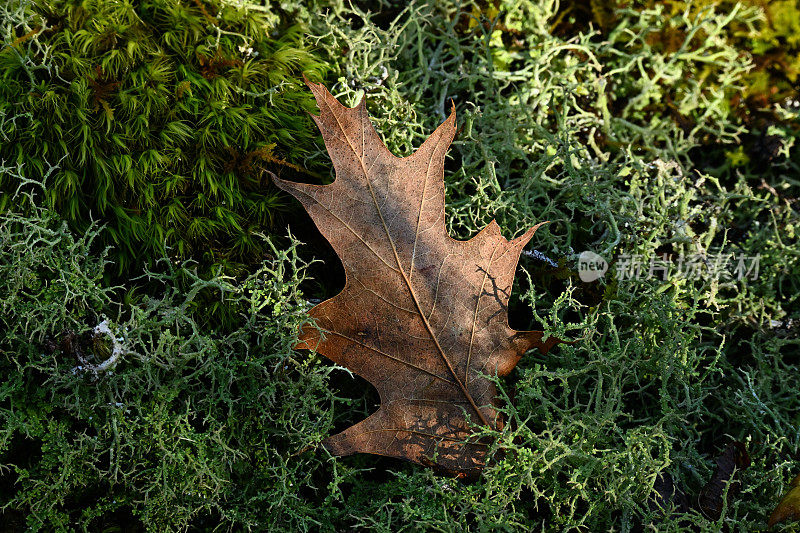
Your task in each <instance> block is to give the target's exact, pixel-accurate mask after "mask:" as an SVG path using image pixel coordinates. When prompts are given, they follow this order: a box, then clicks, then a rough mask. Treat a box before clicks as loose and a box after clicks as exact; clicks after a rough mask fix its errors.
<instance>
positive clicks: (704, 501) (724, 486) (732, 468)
mask: <svg viewBox="0 0 800 533" xmlns="http://www.w3.org/2000/svg"><path fill="white" fill-rule="evenodd" d="M715 461H716V463H717V467H716V468H715V469H714V473H713V474H712V475H711V479H709V480H708V483H706V484H705V486H703V488H702V489H701V490H700V495H699V497H698V499H697V501H698V505H699V507H700V510H701V511H702V512H703V514H705V515H706V516H707V517H708V518H711V519H712V520H718V519H719V517H720V516H721V515H722V509H723V507H724V500H723V497H724V495H725V493H726V490H727V494H728V501H730V499H731V498H732V497H733V496H735V495H736V494H737V493H738V492H739V491H740V490H741V482H740V481H739V479H737V477H736V475H735V474H736V473H737V472H739V471H741V470H744V469H746V468H748V467H749V466H750V454H748V453H747V446H746V445H745V444H744V443H743V442H739V441H734V442H731V443H730V444H728V445H727V446H726V447H725V450H724V451H723V452H722V454H720V455H719V456H718V457H717V458H716V459H715Z"/></svg>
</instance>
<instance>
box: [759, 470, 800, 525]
mask: <svg viewBox="0 0 800 533" xmlns="http://www.w3.org/2000/svg"><path fill="white" fill-rule="evenodd" d="M789 487H790V489H789V492H787V493H786V495H785V496H784V497H783V499H782V500H781V501H780V503H779V504H778V506H777V507H775V510H774V511H772V514H770V515H769V520H768V521H767V527H772V526H774V525H775V524H777V523H779V522H785V521H786V520H800V475H798V476H797V477H795V478H794V479H793V480H792V482H791V483H789Z"/></svg>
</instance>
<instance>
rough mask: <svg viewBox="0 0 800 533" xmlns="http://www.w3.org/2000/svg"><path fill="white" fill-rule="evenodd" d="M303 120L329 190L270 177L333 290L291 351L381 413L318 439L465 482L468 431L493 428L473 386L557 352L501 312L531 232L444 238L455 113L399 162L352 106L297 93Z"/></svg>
mask: <svg viewBox="0 0 800 533" xmlns="http://www.w3.org/2000/svg"><path fill="white" fill-rule="evenodd" d="M307 83H308V86H309V87H310V88H311V91H312V92H313V93H314V96H315V97H316V100H317V104H318V106H319V109H320V114H319V115H318V116H313V118H314V120H315V121H316V123H317V125H318V126H319V129H320V131H321V132H322V137H323V139H324V141H325V146H326V148H327V150H328V153H329V154H330V157H331V160H332V162H333V165H334V168H335V170H336V179H335V181H334V182H333V183H331V184H329V185H311V184H305V183H295V182H289V181H285V180H282V179H278V178H277V177H275V178H274V180H275V183H276V184H277V185H278V186H279V187H281V188H282V189H284V190H286V191H287V192H289V193H291V194H292V195H294V196H295V197H296V198H297V199H298V200H299V201H300V202H301V203H302V204H303V206H304V208H305V209H306V211H307V212H308V213H309V215H310V216H311V218H312V219H313V220H314V223H315V224H316V226H317V227H318V228H319V230H320V232H321V233H322V234H323V235H324V236H325V238H326V239H327V240H328V241H329V242H330V244H331V246H333V248H334V250H335V251H336V253H337V255H338V256H339V258H340V259H341V261H342V264H343V266H344V270H345V274H346V282H345V287H344V289H343V290H342V291H341V292H340V293H339V294H337V295H336V296H334V297H333V298H331V299H329V300H326V301H324V302H322V303H320V304H319V305H317V306H316V307H314V308H313V309H312V310H311V311H310V315H311V317H312V318H313V319H314V320H315V322H316V324H317V326H318V328H319V329H318V328H316V327H310V326H307V327H304V328H303V330H302V332H301V333H300V337H299V343H298V345H297V348H306V349H310V350H315V351H317V352H318V353H321V354H323V355H324V356H326V357H328V358H329V359H331V360H333V361H334V362H336V363H338V364H340V365H342V366H344V367H346V368H348V369H349V370H351V371H353V372H355V373H356V374H358V375H360V376H362V377H364V378H365V379H367V380H368V381H369V382H370V383H372V384H373V385H374V386H375V387H376V389H377V390H378V393H379V395H380V399H381V405H380V408H379V409H378V410H377V411H376V412H375V413H373V414H372V415H370V416H369V417H368V418H366V419H365V420H363V421H361V422H359V423H358V424H355V425H354V426H351V427H350V428H348V429H346V430H345V431H343V432H341V433H339V434H337V435H333V436H331V437H329V438H327V439H326V440H325V441H324V442H323V445H324V446H325V447H326V448H327V449H328V450H329V451H330V452H331V453H333V454H334V455H350V454H354V453H372V454H379V455H385V456H390V457H398V458H402V459H408V460H411V461H414V462H416V463H419V464H426V465H436V466H438V467H440V468H442V469H445V470H448V471H452V472H461V473H474V472H477V471H478V470H480V469H481V468H482V467H483V466H484V463H485V457H486V452H487V444H486V443H485V442H477V441H475V440H474V439H471V435H472V434H473V428H472V427H471V423H472V424H475V423H477V424H479V425H482V426H489V427H490V428H494V429H499V428H501V427H502V425H503V421H502V417H501V416H500V413H499V412H498V410H497V407H498V400H497V398H496V390H495V386H494V384H493V382H492V381H490V380H489V379H487V378H486V377H485V375H486V374H493V373H495V372H496V373H497V374H498V375H500V376H504V375H506V374H508V373H509V372H510V371H511V370H512V369H513V368H514V366H515V365H516V364H517V362H518V361H519V359H520V357H521V355H522V354H523V353H524V352H525V351H527V350H528V349H531V348H534V347H535V348H538V349H539V350H540V351H541V352H543V353H547V351H548V350H549V349H550V348H551V347H552V346H553V345H555V344H557V343H558V342H561V341H560V340H558V339H556V338H554V337H550V338H549V339H547V340H546V341H543V340H542V337H543V334H542V332H541V331H515V330H513V329H511V327H509V325H508V313H507V311H508V310H507V305H508V299H509V296H510V294H511V285H512V282H513V278H514V271H515V269H516V265H517V260H518V258H519V255H520V252H521V251H522V249H523V247H524V246H525V244H526V243H527V242H528V241H529V240H530V239H531V237H532V236H533V233H534V231H536V228H537V227H538V225H537V226H535V227H533V228H531V229H529V230H528V231H527V232H526V233H525V234H524V235H522V236H520V237H517V238H516V239H513V240H511V241H509V240H507V239H506V238H505V237H503V236H502V235H501V234H500V227H499V226H498V225H497V223H496V222H495V221H492V222H491V223H490V224H489V225H488V226H487V227H486V228H484V229H483V230H482V231H481V232H480V233H478V234H477V235H476V236H475V237H473V238H472V239H470V240H468V241H457V240H454V239H452V238H450V237H449V236H448V234H447V230H446V227H445V212H444V206H445V204H444V192H445V191H444V161H445V153H446V152H447V149H448V147H449V145H450V143H451V142H452V140H453V137H454V135H455V133H456V121H455V108H454V109H453V110H452V112H451V113H450V116H449V118H448V119H447V120H446V121H445V122H444V123H443V124H441V125H440V126H439V127H438V128H437V129H436V131H434V132H433V134H432V135H431V136H430V137H429V138H428V139H427V140H426V141H425V142H424V143H423V144H422V146H421V147H420V148H419V149H418V150H417V151H416V152H415V153H414V154H412V155H411V156H408V157H403V158H400V157H396V156H394V155H393V154H391V153H390V152H389V150H388V149H387V148H386V147H385V145H384V144H383V142H382V141H381V139H380V138H379V137H378V134H377V133H376V131H375V129H374V128H373V126H372V124H371V122H370V120H369V117H368V115H367V109H366V105H365V102H364V100H363V99H362V100H361V103H359V104H358V105H357V106H356V107H354V108H347V107H344V106H342V105H341V104H340V103H339V102H338V101H337V100H336V99H335V98H334V97H333V96H332V95H331V94H330V93H329V92H328V91H327V89H325V87H324V86H322V85H321V84H316V83H311V82H307Z"/></svg>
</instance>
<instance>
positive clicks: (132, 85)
mask: <svg viewBox="0 0 800 533" xmlns="http://www.w3.org/2000/svg"><path fill="white" fill-rule="evenodd" d="M3 10H4V12H5V13H7V14H8V17H7V18H5V21H4V22H3V25H4V27H3V30H4V33H5V35H4V40H5V44H4V46H3V49H2V51H1V52H0V80H2V83H0V116H1V117H3V118H2V125H0V138H2V143H0V160H4V161H5V162H6V164H18V165H20V166H21V168H22V169H24V170H23V172H24V177H25V179H33V180H41V179H42V176H43V173H44V172H45V170H46V169H47V168H48V164H49V163H55V162H58V164H59V166H60V168H61V171H60V172H59V173H58V175H56V176H54V177H53V179H51V180H50V181H49V182H48V183H47V190H46V199H45V202H46V203H47V205H48V206H50V207H51V208H53V209H54V210H55V211H57V212H58V213H60V214H61V215H62V216H63V217H64V218H65V219H66V220H68V221H69V222H70V224H71V225H72V227H73V228H76V229H77V230H79V231H82V230H84V229H85V228H87V227H88V226H89V225H90V224H91V221H93V220H95V221H96V220H100V221H102V222H103V223H104V224H105V225H106V229H105V231H104V232H103V234H102V235H101V237H100V241H101V242H102V243H103V244H113V245H114V251H113V252H112V256H111V260H112V261H113V262H114V263H117V265H118V269H119V270H123V269H127V268H128V267H132V266H138V267H141V265H142V264H148V263H149V262H152V260H153V259H154V258H156V257H158V256H159V255H160V254H161V253H163V251H164V246H165V245H167V246H169V247H170V254H172V255H174V256H176V257H179V258H185V257H194V258H197V259H200V260H203V261H204V262H205V263H219V262H247V261H250V260H252V258H253V257H254V256H258V254H259V251H262V247H261V244H260V241H259V239H258V238H257V237H255V234H256V233H258V232H263V231H267V232H269V231H271V228H272V227H273V224H274V222H275V221H276V219H279V218H280V216H281V214H282V213H283V212H285V211H286V209H287V204H286V201H285V199H284V198H283V196H282V195H281V194H279V192H278V191H277V189H276V188H274V187H272V185H271V182H270V180H269V178H268V176H267V174H266V173H265V170H266V169H268V168H270V167H271V168H273V170H279V169H281V168H283V169H289V170H290V171H292V172H295V171H296V170H297V169H299V170H301V171H302V170H303V169H302V168H301V167H302V166H303V165H305V164H306V159H307V157H308V155H309V154H310V153H311V152H314V151H316V148H315V140H316V135H317V134H316V132H315V130H314V129H313V128H312V123H311V121H310V119H309V118H308V117H307V116H305V113H303V110H310V109H312V106H313V104H312V100H311V99H310V98H309V96H308V94H307V93H306V91H305V90H304V89H303V88H302V80H300V79H299V78H300V77H301V73H304V72H305V73H306V74H307V75H308V76H309V77H312V78H317V77H319V76H320V75H321V73H322V72H323V71H324V70H325V66H324V64H323V63H321V62H320V61H319V59H318V58H316V57H315V56H314V54H313V52H312V51H311V49H310V47H309V46H308V44H307V43H306V42H305V38H304V37H303V31H302V28H301V27H299V26H297V25H294V26H287V24H286V23H287V19H286V17H280V16H278V15H277V14H275V13H274V12H272V11H270V10H265V9H263V8H258V7H257V6H248V5H246V4H237V3H233V2H224V1H216V0H215V1H210V2H208V1H205V0H203V1H202V2H201V1H192V0H147V1H144V2H135V3H130V2H126V1H121V0H110V1H106V0H102V1H89V2H79V3H75V2H70V1H67V0H41V1H34V2H29V1H28V0H13V1H11V2H10V3H9V4H7V5H6V7H4V8H3ZM19 184H20V182H19V181H17V180H14V179H11V178H10V177H8V176H6V177H2V178H0V209H2V210H7V209H9V207H10V202H11V193H12V192H13V191H15V190H16V189H17V187H18V185H19Z"/></svg>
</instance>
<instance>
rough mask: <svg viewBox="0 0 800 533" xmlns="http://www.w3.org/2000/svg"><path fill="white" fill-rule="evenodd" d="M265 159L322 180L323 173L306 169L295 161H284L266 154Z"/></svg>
mask: <svg viewBox="0 0 800 533" xmlns="http://www.w3.org/2000/svg"><path fill="white" fill-rule="evenodd" d="M264 161H266V162H267V163H275V164H276V165H281V166H284V167H287V168H291V169H292V170H296V171H297V172H302V173H303V174H306V175H308V176H311V177H313V178H317V179H318V180H322V175H321V174H317V173H316V172H313V171H311V170H308V169H305V168H303V167H301V166H300V165H295V164H294V163H290V162H288V161H284V160H283V159H279V158H277V157H273V156H271V155H267V156H264ZM270 174H271V173H270Z"/></svg>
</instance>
